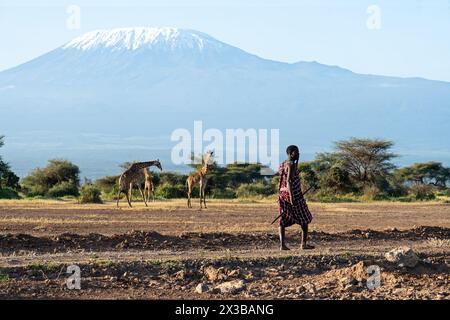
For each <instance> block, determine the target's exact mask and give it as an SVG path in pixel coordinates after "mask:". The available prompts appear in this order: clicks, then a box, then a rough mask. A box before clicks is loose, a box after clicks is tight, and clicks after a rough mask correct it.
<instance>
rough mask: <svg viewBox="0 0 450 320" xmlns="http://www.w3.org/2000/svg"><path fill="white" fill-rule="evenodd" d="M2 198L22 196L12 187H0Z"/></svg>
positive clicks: (0, 197) (0, 196) (18, 197)
mask: <svg viewBox="0 0 450 320" xmlns="http://www.w3.org/2000/svg"><path fill="white" fill-rule="evenodd" d="M0 199H20V196H19V194H18V193H17V192H16V191H14V190H12V189H10V188H3V189H0Z"/></svg>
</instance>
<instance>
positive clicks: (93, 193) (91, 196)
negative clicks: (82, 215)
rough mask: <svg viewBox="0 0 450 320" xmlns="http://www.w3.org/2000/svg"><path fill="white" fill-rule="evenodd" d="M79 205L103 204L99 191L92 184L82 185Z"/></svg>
mask: <svg viewBox="0 0 450 320" xmlns="http://www.w3.org/2000/svg"><path fill="white" fill-rule="evenodd" d="M80 203H103V201H102V198H101V191H100V189H99V188H97V187H96V186H94V185H92V184H84V185H83V186H82V187H81V190H80Z"/></svg>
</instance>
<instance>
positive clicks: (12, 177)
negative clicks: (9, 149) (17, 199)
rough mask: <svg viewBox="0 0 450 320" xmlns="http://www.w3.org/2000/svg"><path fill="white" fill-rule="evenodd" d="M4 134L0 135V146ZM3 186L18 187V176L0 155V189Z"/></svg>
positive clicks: (2, 142)
mask: <svg viewBox="0 0 450 320" xmlns="http://www.w3.org/2000/svg"><path fill="white" fill-rule="evenodd" d="M4 138H5V136H0V148H1V147H2V146H3V145H4V144H5V142H4V140H3V139H4ZM3 186H6V187H10V188H12V189H14V190H18V189H20V186H19V177H18V176H17V175H16V174H15V173H14V172H12V171H11V168H10V166H9V164H8V163H7V162H4V161H3V159H2V157H1V155H0V189H2V188H3Z"/></svg>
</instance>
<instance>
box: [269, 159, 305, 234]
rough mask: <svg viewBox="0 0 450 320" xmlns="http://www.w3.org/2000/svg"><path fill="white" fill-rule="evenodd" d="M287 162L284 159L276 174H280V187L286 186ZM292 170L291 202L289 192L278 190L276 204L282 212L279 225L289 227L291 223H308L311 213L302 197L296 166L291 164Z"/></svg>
mask: <svg viewBox="0 0 450 320" xmlns="http://www.w3.org/2000/svg"><path fill="white" fill-rule="evenodd" d="M287 165H288V163H287V162H286V161H284V162H283V163H282V164H281V165H280V168H279V170H278V174H279V176H280V180H281V184H280V188H286V187H287V181H288V172H287ZM293 169H294V172H292V176H293V177H292V181H291V193H292V197H293V201H292V202H293V204H294V205H292V204H291V203H290V202H289V192H288V191H285V190H283V191H279V192H278V205H279V212H280V214H282V216H281V218H280V226H281V227H289V226H291V225H293V224H299V225H305V224H309V223H311V221H312V218H313V217H312V214H311V212H310V211H309V209H308V206H307V204H306V201H305V198H304V197H303V193H302V187H301V184H300V177H299V175H298V168H296V167H295V166H293Z"/></svg>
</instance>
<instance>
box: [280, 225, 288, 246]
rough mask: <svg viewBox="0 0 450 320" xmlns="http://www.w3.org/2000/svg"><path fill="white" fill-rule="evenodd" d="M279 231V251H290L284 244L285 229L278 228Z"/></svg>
mask: <svg viewBox="0 0 450 320" xmlns="http://www.w3.org/2000/svg"><path fill="white" fill-rule="evenodd" d="M279 231H280V250H290V249H289V248H288V247H287V246H286V243H285V241H284V239H285V228H284V227H282V226H280V227H279Z"/></svg>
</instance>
